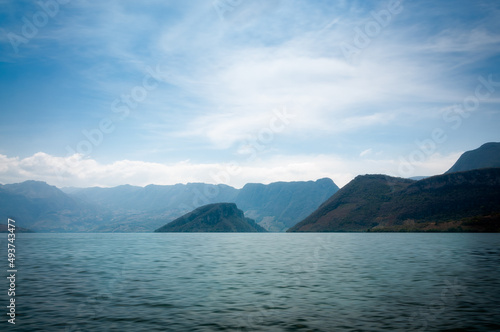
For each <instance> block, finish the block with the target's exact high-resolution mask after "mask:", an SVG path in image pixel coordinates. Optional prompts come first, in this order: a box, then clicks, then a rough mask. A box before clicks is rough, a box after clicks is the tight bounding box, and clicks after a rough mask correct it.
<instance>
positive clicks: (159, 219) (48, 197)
mask: <svg viewBox="0 0 500 332" xmlns="http://www.w3.org/2000/svg"><path fill="white" fill-rule="evenodd" d="M336 190H338V187H337V186H336V185H335V183H333V181H332V180H330V179H321V180H318V181H308V182H277V183H271V184H268V185H263V184H250V185H247V186H245V187H244V188H242V189H236V188H233V187H230V186H227V185H222V184H219V185H212V184H205V183H188V184H176V185H165V186H164V185H149V186H146V187H137V186H130V185H123V186H118V187H114V188H99V187H93V188H63V189H62V190H60V189H58V188H56V187H54V186H50V185H48V184H46V183H45V182H39V181H26V182H23V183H17V184H9V185H3V186H2V185H0V218H2V219H0V222H1V220H7V218H12V219H14V220H16V221H17V222H18V224H19V225H20V226H22V227H25V228H29V229H32V230H34V231H37V232H151V231H153V230H155V229H157V228H158V227H161V226H163V225H164V224H165V222H166V221H171V220H174V219H176V218H178V217H180V216H182V215H184V214H185V213H187V212H189V211H192V210H194V209H196V208H198V207H200V206H203V205H207V204H212V203H220V202H231V203H237V204H241V205H243V206H244V208H243V210H244V211H245V213H246V214H247V215H248V216H249V217H252V218H253V219H257V221H258V222H260V224H261V225H262V226H264V228H267V229H269V230H271V231H282V230H286V229H287V228H288V227H290V226H293V224H295V223H297V222H299V221H300V220H302V219H303V218H304V217H306V216H307V215H308V214H309V213H311V212H312V211H314V210H315V209H316V208H317V207H318V206H319V205H320V204H321V203H322V202H323V201H324V200H325V199H326V198H328V197H330V196H331V195H332V194H333V193H334V192H335V191H336Z"/></svg>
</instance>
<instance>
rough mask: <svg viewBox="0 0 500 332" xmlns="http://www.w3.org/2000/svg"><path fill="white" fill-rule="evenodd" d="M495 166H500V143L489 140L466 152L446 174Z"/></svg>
mask: <svg viewBox="0 0 500 332" xmlns="http://www.w3.org/2000/svg"><path fill="white" fill-rule="evenodd" d="M494 167H500V143H498V142H489V143H485V144H483V145H481V146H480V147H479V148H477V149H475V150H470V151H466V152H464V153H463V154H462V155H461V156H460V158H458V160H457V162H456V163H455V164H454V165H453V166H452V167H451V168H450V169H449V170H448V171H447V172H446V173H445V174H447V173H454V172H463V171H470V170H473V169H481V168H494Z"/></svg>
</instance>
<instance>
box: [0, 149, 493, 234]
mask: <svg viewBox="0 0 500 332" xmlns="http://www.w3.org/2000/svg"><path fill="white" fill-rule="evenodd" d="M499 170H500V143H486V144H484V145H482V146H481V147H479V148H478V149H475V150H472V151H467V152H465V153H464V154H463V155H462V156H461V157H460V158H459V159H458V160H457V162H456V163H455V165H453V167H451V168H450V169H449V170H448V171H447V172H446V173H445V174H443V175H436V176H432V177H425V178H424V177H418V178H416V179H403V178H396V177H391V176H387V175H362V176H358V177H356V178H355V179H354V180H352V181H351V182H350V183H348V184H347V185H346V186H344V187H343V188H342V189H341V190H339V188H338V187H337V186H336V185H335V183H334V182H333V181H332V180H330V179H326V178H325V179H320V180H317V181H307V182H304V181H300V182H275V183H271V184H267V185H265V184H257V183H250V184H247V185H245V186H244V187H243V188H241V189H236V188H233V187H230V186H227V185H223V184H219V185H212V184H204V183H188V184H176V185H169V186H162V185H149V186H146V187H137V186H131V185H123V186H118V187H114V188H100V187H94V188H62V189H58V188H56V187H54V186H50V185H48V184H46V183H44V182H39V181H26V182H23V183H17V184H7V185H0V218H1V220H7V218H8V217H9V218H12V219H15V220H16V221H17V223H16V226H20V227H24V228H27V229H31V230H33V231H37V232H151V231H153V230H155V229H158V228H160V227H162V226H164V225H166V224H168V223H169V222H172V221H174V220H176V219H177V218H179V217H181V216H183V215H185V214H186V213H189V212H191V211H194V210H196V209H197V208H199V207H202V206H206V205H210V204H214V203H222V202H227V203H235V204H237V206H239V207H240V208H241V210H242V211H243V212H244V215H245V218H252V219H254V220H255V221H256V223H257V224H259V225H260V226H262V227H263V228H265V229H266V230H267V231H285V230H289V231H291V232H296V231H318V232H324V231H495V232H496V231H500V227H499V226H498V225H499V224H500V221H499V220H500V201H499V199H498V197H500V191H499V186H500V184H499V183H500V180H499V176H500V175H499ZM1 220H0V223H1Z"/></svg>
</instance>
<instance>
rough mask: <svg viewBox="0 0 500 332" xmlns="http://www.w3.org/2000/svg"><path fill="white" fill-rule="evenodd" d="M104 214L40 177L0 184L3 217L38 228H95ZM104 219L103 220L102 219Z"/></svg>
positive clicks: (55, 229)
mask: <svg viewBox="0 0 500 332" xmlns="http://www.w3.org/2000/svg"><path fill="white" fill-rule="evenodd" d="M96 214H101V213H100V210H99V208H98V207H97V206H91V205H89V204H86V203H83V202H78V201H76V200H74V199H73V198H71V197H69V196H68V195H66V194H65V193H63V192H62V191H61V190H59V189H58V188H56V187H54V186H50V185H48V184H46V183H45V182H40V181H25V182H23V183H16V184H7V185H3V186H0V218H1V219H0V220H7V218H12V219H14V220H16V226H22V227H25V228H29V229H32V230H36V231H57V232H67V231H92V230H93V229H94V228H95V225H96V224H97V223H98V222H99V218H95V216H96ZM101 221H102V220H101Z"/></svg>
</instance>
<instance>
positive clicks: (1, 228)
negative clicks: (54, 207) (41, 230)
mask: <svg viewBox="0 0 500 332" xmlns="http://www.w3.org/2000/svg"><path fill="white" fill-rule="evenodd" d="M0 233H10V231H9V225H7V224H0ZM15 233H33V231H32V230H30V229H27V228H23V227H17V226H16V228H15V230H14V234H15Z"/></svg>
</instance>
